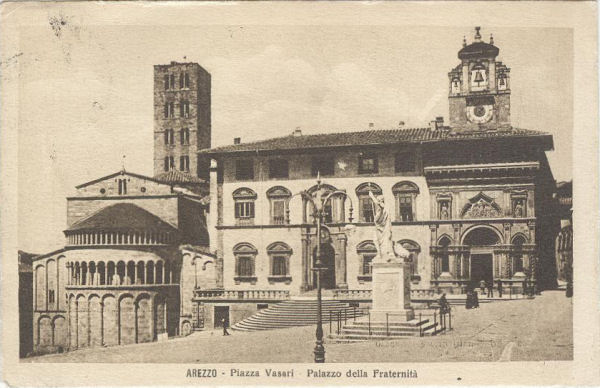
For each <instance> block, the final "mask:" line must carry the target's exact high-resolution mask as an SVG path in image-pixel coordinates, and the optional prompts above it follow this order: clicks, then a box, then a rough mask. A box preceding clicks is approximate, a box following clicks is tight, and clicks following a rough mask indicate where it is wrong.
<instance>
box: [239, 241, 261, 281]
mask: <svg viewBox="0 0 600 388" xmlns="http://www.w3.org/2000/svg"><path fill="white" fill-rule="evenodd" d="M257 252H258V251H257V250H256V248H255V247H254V246H253V245H252V244H249V243H239V244H237V245H236V246H235V247H233V255H234V256H235V277H234V281H235V284H240V282H250V283H251V284H255V283H256V275H255V272H254V271H255V259H256V254H257Z"/></svg>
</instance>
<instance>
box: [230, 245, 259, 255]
mask: <svg viewBox="0 0 600 388" xmlns="http://www.w3.org/2000/svg"><path fill="white" fill-rule="evenodd" d="M257 252H258V250H257V249H256V248H255V247H254V245H252V244H249V243H239V244H237V245H236V246H234V247H233V253H234V254H240V253H241V254H244V253H245V254H256V253H257Z"/></svg>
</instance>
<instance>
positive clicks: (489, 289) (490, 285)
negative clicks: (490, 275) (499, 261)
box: [487, 282, 494, 298]
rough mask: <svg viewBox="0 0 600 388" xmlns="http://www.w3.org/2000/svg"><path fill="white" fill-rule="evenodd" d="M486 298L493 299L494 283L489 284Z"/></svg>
mask: <svg viewBox="0 0 600 388" xmlns="http://www.w3.org/2000/svg"><path fill="white" fill-rule="evenodd" d="M487 296H488V298H493V297H494V283H493V282H490V284H489V285H488V294H487Z"/></svg>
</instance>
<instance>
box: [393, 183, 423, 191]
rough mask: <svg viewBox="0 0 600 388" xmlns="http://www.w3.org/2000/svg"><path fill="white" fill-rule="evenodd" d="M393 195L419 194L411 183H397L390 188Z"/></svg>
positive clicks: (417, 189)
mask: <svg viewBox="0 0 600 388" xmlns="http://www.w3.org/2000/svg"><path fill="white" fill-rule="evenodd" d="M392 192H394V193H414V194H419V187H418V186H417V185H415V184H414V183H412V182H408V181H403V182H398V183H396V184H395V185H394V186H393V187H392Z"/></svg>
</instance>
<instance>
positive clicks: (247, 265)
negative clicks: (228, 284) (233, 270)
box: [237, 256, 254, 277]
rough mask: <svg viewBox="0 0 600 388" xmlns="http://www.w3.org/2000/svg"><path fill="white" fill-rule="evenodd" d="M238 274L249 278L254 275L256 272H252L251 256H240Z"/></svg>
mask: <svg viewBox="0 0 600 388" xmlns="http://www.w3.org/2000/svg"><path fill="white" fill-rule="evenodd" d="M237 274H238V276H248V277H249V276H253V275H254V271H253V270H252V257H251V256H238V262H237Z"/></svg>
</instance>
